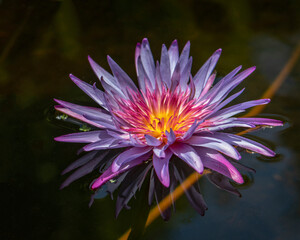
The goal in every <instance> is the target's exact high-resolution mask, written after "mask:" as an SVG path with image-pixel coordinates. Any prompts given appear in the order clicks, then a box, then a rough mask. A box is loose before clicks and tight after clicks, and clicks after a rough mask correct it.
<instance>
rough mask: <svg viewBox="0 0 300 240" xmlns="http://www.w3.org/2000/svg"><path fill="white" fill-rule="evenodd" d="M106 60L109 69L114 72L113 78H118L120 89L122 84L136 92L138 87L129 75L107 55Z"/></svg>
mask: <svg viewBox="0 0 300 240" xmlns="http://www.w3.org/2000/svg"><path fill="white" fill-rule="evenodd" d="M107 61H108V64H109V66H110V69H111V71H112V72H113V74H114V77H115V79H117V80H118V82H119V84H118V85H119V86H120V89H121V90H122V89H124V86H127V87H129V88H131V89H132V90H133V91H135V92H137V91H138V89H137V87H136V86H135V84H134V82H133V81H132V80H131V79H130V77H129V76H128V75H127V74H126V73H125V72H124V71H123V69H122V68H121V67H120V66H119V65H118V64H117V63H116V62H115V61H114V60H113V59H112V58H111V57H110V56H107ZM123 92H124V90H123Z"/></svg>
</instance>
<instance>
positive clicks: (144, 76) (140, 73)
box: [137, 57, 150, 93]
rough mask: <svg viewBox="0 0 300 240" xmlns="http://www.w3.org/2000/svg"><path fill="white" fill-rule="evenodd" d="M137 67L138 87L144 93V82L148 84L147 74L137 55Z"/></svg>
mask: <svg viewBox="0 0 300 240" xmlns="http://www.w3.org/2000/svg"><path fill="white" fill-rule="evenodd" d="M137 69H138V81H139V87H140V90H141V91H142V92H143V93H145V92H146V83H147V85H149V84H150V83H149V80H148V76H147V74H146V72H145V69H144V66H143V64H142V60H141V57H138V60H137Z"/></svg>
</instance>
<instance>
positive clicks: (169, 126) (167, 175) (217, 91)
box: [55, 39, 282, 206]
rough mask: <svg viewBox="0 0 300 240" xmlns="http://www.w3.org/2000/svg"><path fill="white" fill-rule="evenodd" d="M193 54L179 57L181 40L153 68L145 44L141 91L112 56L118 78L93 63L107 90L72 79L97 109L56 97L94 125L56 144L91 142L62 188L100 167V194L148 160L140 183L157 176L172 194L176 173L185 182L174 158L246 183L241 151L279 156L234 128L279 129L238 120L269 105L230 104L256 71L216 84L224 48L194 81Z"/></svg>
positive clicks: (139, 67) (138, 54) (139, 66)
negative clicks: (116, 151)
mask: <svg viewBox="0 0 300 240" xmlns="http://www.w3.org/2000/svg"><path fill="white" fill-rule="evenodd" d="M189 52H190V43H189V42H188V43H187V44H186V45H185V46H184V48H183V50H182V52H181V54H179V48H178V43H177V41H176V40H175V41H173V42H172V44H171V46H170V47H169V48H167V47H166V46H165V45H163V46H162V50H161V58H160V61H157V62H155V61H154V59H153V56H152V53H151V50H150V45H149V42H148V40H147V39H143V41H142V43H138V44H137V46H136V50H135V67H136V72H137V80H138V87H137V86H136V85H135V83H134V82H133V81H132V79H131V78H130V77H129V76H128V75H127V74H126V73H125V72H124V71H123V70H122V69H121V68H120V67H119V65H117V63H116V62H114V60H112V59H111V58H110V57H109V56H108V57H107V60H108V63H109V66H110V68H111V72H112V74H111V73H109V72H107V71H106V70H104V69H103V68H102V67H100V66H99V65H98V64H97V63H96V62H95V61H94V60H92V58H90V57H89V58H88V60H89V62H90V64H91V67H92V69H93V70H94V72H95V74H96V75H97V77H98V79H99V81H100V83H101V84H102V87H103V89H104V91H101V90H100V89H98V88H97V86H96V83H95V84H94V85H90V84H88V83H86V82H84V81H82V80H80V79H78V78H77V77H75V76H74V75H72V74H70V78H71V79H72V81H73V82H74V83H75V84H76V85H77V86H78V87H79V88H81V89H82V90H83V91H84V92H85V93H86V94H87V95H88V96H90V97H91V98H92V99H93V100H94V101H95V102H96V103H97V104H98V105H99V108H96V107H88V106H81V105H77V104H73V103H69V102H65V101H62V100H57V99H55V101H56V102H57V103H58V104H59V105H58V106H56V107H55V108H56V109H57V110H58V111H60V112H63V113H64V114H67V115H68V116H70V117H73V118H76V119H79V120H81V121H82V122H85V123H87V124H88V125H90V126H92V130H91V131H87V132H77V133H71V134H67V135H63V136H60V137H57V138H55V140H56V141H61V142H77V143H86V144H87V145H85V146H84V147H83V151H86V152H90V153H89V154H87V156H84V157H82V158H80V159H79V160H78V161H76V162H75V163H73V164H72V165H71V166H70V167H69V168H68V169H66V171H65V172H68V171H70V170H73V169H76V168H79V167H81V169H80V168H79V170H77V173H75V175H73V177H71V178H69V180H67V181H66V182H65V184H64V185H63V186H66V185H68V184H69V183H70V182H71V181H73V180H74V179H77V178H78V177H79V176H82V175H84V174H86V173H88V172H90V171H92V170H93V169H95V168H96V167H98V168H100V169H101V170H102V169H104V171H103V172H102V174H101V175H100V176H99V177H98V178H97V179H95V180H94V181H93V183H92V184H91V189H93V190H97V189H99V188H100V187H101V186H103V185H104V184H105V183H107V182H108V181H110V180H112V179H115V178H117V177H120V176H121V175H122V173H128V172H130V171H131V172H132V169H134V168H138V167H139V166H142V165H143V164H145V162H146V163H149V162H150V164H147V167H144V168H143V169H142V170H141V175H139V176H142V177H141V179H143V177H145V174H146V173H147V172H148V171H149V170H152V172H154V173H153V174H155V175H156V176H155V178H157V179H158V180H159V182H160V183H161V184H162V185H163V186H161V187H164V188H170V183H171V184H172V181H171V180H170V179H172V176H173V175H175V176H177V177H176V179H177V180H179V179H180V178H181V177H184V176H185V175H184V174H183V175H180V171H181V170H180V169H178V167H177V168H176V169H174V167H171V168H170V166H171V165H172V161H173V159H175V158H177V159H181V160H182V163H185V164H184V166H185V167H186V166H189V168H190V169H192V170H194V171H197V172H198V173H200V174H201V173H202V172H203V171H204V169H211V170H212V171H213V172H217V173H219V174H221V175H223V176H225V177H226V178H228V179H231V180H233V181H234V182H236V183H238V184H242V183H243V181H244V180H243V177H242V175H241V174H240V172H239V171H238V170H237V168H236V167H235V166H236V164H235V163H236V162H237V160H239V159H240V158H241V156H240V153H239V151H238V149H237V148H236V147H239V149H240V148H244V149H247V150H250V151H253V152H257V153H260V154H262V155H265V156H271V157H272V156H274V155H275V153H274V152H273V151H272V150H270V149H269V148H267V147H266V146H264V145H262V144H261V143H258V142H255V141H253V140H250V139H248V138H245V137H242V136H238V135H236V134H234V133H235V131H233V129H236V128H254V127H256V126H281V125H282V122H281V121H279V120H274V119H268V118H246V117H236V115H237V114H240V113H243V112H245V110H246V109H248V108H251V107H254V106H257V105H261V104H267V103H269V102H270V100H269V99H260V100H251V101H247V102H243V103H239V104H236V105H231V106H229V107H228V106H227V105H228V104H229V103H230V102H231V101H233V100H234V99H235V98H237V97H238V96H239V95H240V94H241V93H242V92H243V91H244V89H242V90H240V91H238V92H236V93H234V94H232V95H230V96H229V94H230V93H231V92H232V90H233V89H234V88H235V87H236V86H238V85H239V84H240V83H241V82H242V81H243V80H244V79H245V78H246V77H248V76H249V75H250V74H251V73H252V72H253V71H254V70H255V67H250V68H248V69H246V70H244V71H241V72H240V70H241V68H242V67H241V66H239V67H237V68H235V69H234V70H232V71H231V72H230V73H228V74H227V75H226V76H224V77H223V78H221V79H220V80H219V81H218V82H217V83H216V84H214V80H215V78H216V73H214V72H213V70H214V68H215V65H216V63H217V61H218V59H219V57H220V55H221V49H218V50H217V51H215V52H214V53H213V55H212V56H211V57H210V58H209V59H208V60H207V61H206V62H205V63H204V65H203V66H202V67H201V68H200V70H199V71H198V72H197V73H196V74H195V75H194V76H192V74H191V67H192V57H190V56H189ZM108 149H122V152H121V153H119V154H117V155H116V154H108V153H107V152H105V151H100V150H108ZM82 166H84V168H83V169H82ZM145 166H146V165H145ZM145 169H147V171H146V170H145ZM153 169H154V171H153ZM145 171H146V172H145ZM122 176H123V175H122ZM180 176H181V177H180ZM124 177H125V176H124ZM131 179H132V177H131ZM161 184H160V185H161ZM135 186H137V185H135ZM126 204H127V202H126ZM123 205H124V204H123ZM123 205H122V206H123Z"/></svg>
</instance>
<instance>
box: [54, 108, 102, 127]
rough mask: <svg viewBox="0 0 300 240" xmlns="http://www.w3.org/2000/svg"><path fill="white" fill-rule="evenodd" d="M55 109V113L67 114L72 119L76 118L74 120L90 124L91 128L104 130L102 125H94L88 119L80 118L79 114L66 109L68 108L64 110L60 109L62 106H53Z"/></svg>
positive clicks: (94, 123)
mask: <svg viewBox="0 0 300 240" xmlns="http://www.w3.org/2000/svg"><path fill="white" fill-rule="evenodd" d="M55 109H56V110H57V111H60V112H62V113H65V114H67V115H68V116H71V117H73V118H76V119H79V120H81V121H83V122H86V123H88V124H90V125H92V126H95V127H98V128H105V127H104V126H103V125H100V124H98V123H96V122H94V121H91V120H88V119H87V118H85V117H84V116H82V115H80V114H77V113H75V112H73V111H71V110H70V109H68V108H64V107H62V106H55Z"/></svg>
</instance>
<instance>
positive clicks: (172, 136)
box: [165, 128, 176, 145]
mask: <svg viewBox="0 0 300 240" xmlns="http://www.w3.org/2000/svg"><path fill="white" fill-rule="evenodd" d="M165 134H166V136H167V139H168V145H171V144H173V143H174V142H175V140H176V135H175V133H174V131H173V129H172V128H170V133H169V132H168V131H167V130H166V131H165Z"/></svg>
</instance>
